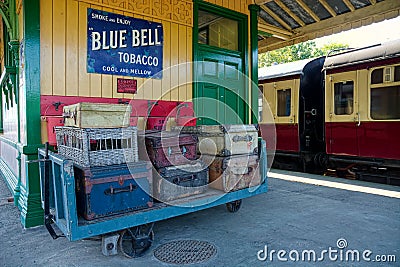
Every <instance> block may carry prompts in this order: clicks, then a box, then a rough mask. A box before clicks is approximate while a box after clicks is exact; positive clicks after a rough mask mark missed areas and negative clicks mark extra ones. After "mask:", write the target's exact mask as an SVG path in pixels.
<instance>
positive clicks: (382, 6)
mask: <svg viewBox="0 0 400 267" xmlns="http://www.w3.org/2000/svg"><path fill="white" fill-rule="evenodd" d="M398 16H400V5H399V2H398V0H385V1H382V2H377V3H376V4H375V5H369V6H366V7H363V8H359V9H357V10H355V11H354V12H348V13H345V14H341V15H337V16H336V17H332V18H328V19H325V20H322V21H320V22H318V23H313V24H310V25H306V26H304V27H302V28H299V29H295V30H293V35H292V36H291V37H290V39H288V40H286V41H284V40H279V39H270V40H269V41H268V42H266V41H265V42H263V41H260V42H259V52H260V53H263V52H266V51H270V50H273V49H277V48H281V47H284V46H287V45H292V44H296V43H299V42H303V41H307V40H311V39H315V38H317V37H322V36H326V35H330V34H332V33H338V32H341V31H343V25H348V24H350V28H352V29H354V28H357V27H360V26H365V25H369V24H371V23H375V22H377V21H379V18H382V17H383V19H390V18H393V17H398ZM267 39H268V38H267ZM273 40H274V41H273Z"/></svg>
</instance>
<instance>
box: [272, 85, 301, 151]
mask: <svg viewBox="0 0 400 267" xmlns="http://www.w3.org/2000/svg"><path fill="white" fill-rule="evenodd" d="M273 87H274V99H275V100H276V101H275V103H274V106H273V113H274V118H275V127H276V135H277V137H278V138H277V144H276V149H277V150H282V151H291V152H298V151H299V138H298V136H299V134H298V124H297V119H296V118H297V116H296V113H297V110H298V107H297V105H296V107H295V104H296V103H298V101H297V98H298V97H297V96H298V87H299V80H298V79H294V80H287V81H278V82H274V83H273Z"/></svg>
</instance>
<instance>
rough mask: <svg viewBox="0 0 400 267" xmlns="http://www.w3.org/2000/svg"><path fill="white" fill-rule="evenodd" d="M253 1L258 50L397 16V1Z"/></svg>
mask: <svg viewBox="0 0 400 267" xmlns="http://www.w3.org/2000/svg"><path fill="white" fill-rule="evenodd" d="M254 2H255V3H256V4H257V5H260V7H261V10H260V13H259V17H258V31H259V35H258V46H259V53H263V52H267V51H270V50H274V49H277V48H281V47H284V46H288V45H293V44H296V43H300V42H304V41H307V40H312V39H315V38H318V37H323V36H328V35H331V34H334V33H339V32H341V31H347V30H351V29H355V28H358V27H361V26H365V25H369V24H372V23H375V22H380V21H383V20H385V19H391V18H394V17H397V16H399V15H400V0H254ZM393 30H394V31H395V30H398V29H393ZM370 34H374V33H373V32H371V33H370ZM338 41H339V40H338Z"/></svg>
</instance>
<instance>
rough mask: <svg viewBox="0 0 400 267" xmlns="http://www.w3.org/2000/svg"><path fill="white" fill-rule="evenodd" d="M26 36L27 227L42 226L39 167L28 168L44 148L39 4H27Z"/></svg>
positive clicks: (27, 0) (23, 199)
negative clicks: (41, 114)
mask: <svg viewBox="0 0 400 267" xmlns="http://www.w3.org/2000/svg"><path fill="white" fill-rule="evenodd" d="M23 9H24V18H23V23H24V33H22V34H23V42H22V47H21V49H23V50H22V54H23V59H22V58H21V60H24V62H23V65H24V69H23V70H22V71H23V73H22V74H23V77H24V78H23V79H22V81H21V82H22V83H23V84H22V86H21V87H20V88H21V100H22V101H21V103H20V106H21V112H20V115H21V116H20V119H21V122H22V123H21V125H22V127H21V143H22V144H23V145H20V147H19V150H20V152H21V153H22V155H21V169H22V175H21V186H20V191H21V193H20V198H19V205H20V208H21V222H22V224H23V225H24V226H25V227H27V228H28V227H32V226H36V225H40V224H43V210H42V208H41V201H40V181H39V169H38V164H37V163H34V164H28V163H27V161H28V160H32V159H36V158H37V149H38V147H41V136H40V0H24V1H23Z"/></svg>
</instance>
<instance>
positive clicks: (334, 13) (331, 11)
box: [318, 0, 337, 17]
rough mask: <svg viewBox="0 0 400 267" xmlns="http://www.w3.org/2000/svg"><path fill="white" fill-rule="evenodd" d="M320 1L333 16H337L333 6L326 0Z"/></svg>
mask: <svg viewBox="0 0 400 267" xmlns="http://www.w3.org/2000/svg"><path fill="white" fill-rule="evenodd" d="M318 1H319V2H320V3H321V5H322V6H323V7H324V8H325V9H326V10H327V11H328V12H329V14H331V16H332V17H336V16H337V14H336V12H335V10H333V8H332V7H331V6H330V5H329V4H328V3H327V2H326V1H325V0H318Z"/></svg>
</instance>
